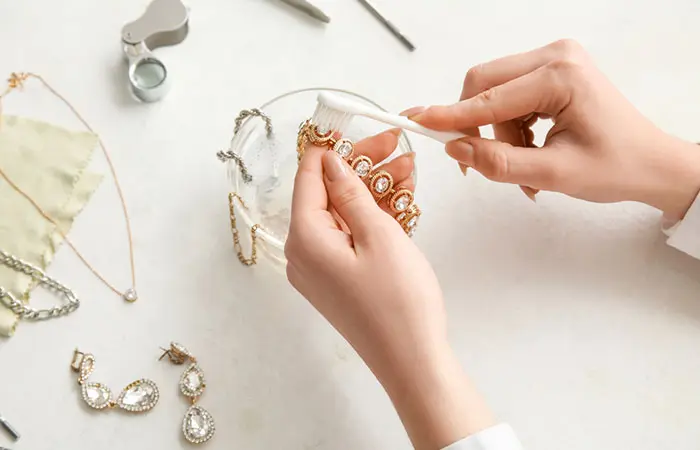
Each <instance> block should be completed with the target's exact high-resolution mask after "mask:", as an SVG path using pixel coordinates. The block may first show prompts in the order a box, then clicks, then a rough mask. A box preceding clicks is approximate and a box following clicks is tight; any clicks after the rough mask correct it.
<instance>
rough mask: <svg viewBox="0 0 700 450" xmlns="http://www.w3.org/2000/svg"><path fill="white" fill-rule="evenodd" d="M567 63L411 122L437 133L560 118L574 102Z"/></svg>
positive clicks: (434, 108) (427, 112)
mask: <svg viewBox="0 0 700 450" xmlns="http://www.w3.org/2000/svg"><path fill="white" fill-rule="evenodd" d="M571 67H572V66H570V65H569V64H568V63H561V64H548V65H545V66H543V67H540V68H539V69H537V70H535V71H534V72H531V73H529V74H527V75H524V76H522V77H520V78H516V79H515V80H512V81H509V82H507V83H505V84H502V85H499V86H496V87H493V88H491V89H488V90H486V91H483V92H481V93H480V94H478V95H477V96H476V97H472V98H470V99H467V100H463V101H461V102H459V103H455V104H453V105H449V106H432V107H430V108H428V109H426V110H425V111H424V112H422V113H419V114H418V115H415V116H412V117H411V119H412V120H415V121H416V122H418V123H420V124H421V125H423V126H426V127H428V128H433V129H436V130H463V129H467V128H473V127H479V126H484V125H490V124H496V123H501V122H506V121H508V120H512V119H515V118H517V117H520V116H524V115H527V114H530V113H546V114H551V115H552V116H557V115H558V114H559V112H560V111H562V110H563V109H564V108H565V107H566V106H567V105H568V104H569V101H570V98H571V89H570V85H569V84H568V83H566V82H564V81H563V80H564V79H565V78H566V75H568V74H567V73H565V72H566V71H567V70H568V69H569V68H571Z"/></svg>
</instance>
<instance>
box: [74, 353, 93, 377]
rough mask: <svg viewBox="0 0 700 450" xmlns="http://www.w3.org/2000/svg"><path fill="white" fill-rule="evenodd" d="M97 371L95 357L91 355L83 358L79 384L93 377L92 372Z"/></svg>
mask: <svg viewBox="0 0 700 450" xmlns="http://www.w3.org/2000/svg"><path fill="white" fill-rule="evenodd" d="M93 370H95V357H94V356H93V355H91V354H89V353H88V354H86V355H83V356H82V360H81V361H80V370H79V375H78V383H81V384H82V383H83V382H84V381H85V380H87V379H88V377H89V376H90V375H92V371H93Z"/></svg>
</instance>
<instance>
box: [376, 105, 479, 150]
mask: <svg viewBox="0 0 700 450" xmlns="http://www.w3.org/2000/svg"><path fill="white" fill-rule="evenodd" d="M366 115H367V116H369V117H371V118H372V119H376V120H378V121H380V122H384V123H386V124H389V125H394V126H396V127H399V128H402V129H404V130H409V131H413V132H414V133H418V134H422V135H423V136H427V137H429V138H431V139H435V140H436V141H438V142H442V143H443V144H447V143H448V142H450V141H454V140H456V139H461V138H463V137H465V136H466V134H464V133H460V132H458V131H435V130H431V129H429V128H425V127H424V126H422V125H419V124H417V123H416V122H414V121H412V120H410V119H409V118H408V117H403V116H397V115H394V114H389V113H385V112H383V111H371V114H370V113H369V111H368V114H366Z"/></svg>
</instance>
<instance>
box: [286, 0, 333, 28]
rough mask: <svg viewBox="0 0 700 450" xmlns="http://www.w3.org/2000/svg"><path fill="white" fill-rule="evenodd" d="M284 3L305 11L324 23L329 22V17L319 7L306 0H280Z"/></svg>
mask: <svg viewBox="0 0 700 450" xmlns="http://www.w3.org/2000/svg"><path fill="white" fill-rule="evenodd" d="M282 1H283V2H284V3H286V4H288V5H290V6H292V7H294V8H296V9H298V10H299V11H301V12H303V13H306V14H308V15H310V16H311V17H313V18H314V19H316V20H320V21H321V22H324V23H329V22H330V21H331V18H330V17H328V15H326V13H324V12H323V11H322V10H321V9H320V8H318V7H317V6H314V5H313V4H312V3H310V2H309V1H308V0H282Z"/></svg>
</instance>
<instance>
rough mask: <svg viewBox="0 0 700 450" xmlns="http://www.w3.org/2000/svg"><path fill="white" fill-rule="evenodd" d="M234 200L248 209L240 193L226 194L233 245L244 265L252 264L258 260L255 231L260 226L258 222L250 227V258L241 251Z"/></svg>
mask: <svg viewBox="0 0 700 450" xmlns="http://www.w3.org/2000/svg"><path fill="white" fill-rule="evenodd" d="M234 200H238V202H239V203H240V204H241V206H242V207H243V208H245V209H248V206H247V205H246V204H245V202H244V201H243V199H242V198H241V196H240V195H238V194H237V193H235V192H230V193H229V194H228V210H229V219H230V221H231V235H232V236H233V247H234V248H235V249H236V253H237V254H238V259H239V260H240V261H241V263H243V264H244V265H246V266H252V265H254V264H256V263H257V262H258V242H257V240H258V235H257V231H258V228H260V225H259V224H255V225H253V226H252V227H251V228H250V258H248V257H246V256H245V253H243V247H242V246H241V237H240V233H239V231H238V226H237V224H236V211H235V207H234V204H233V202H234Z"/></svg>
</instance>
